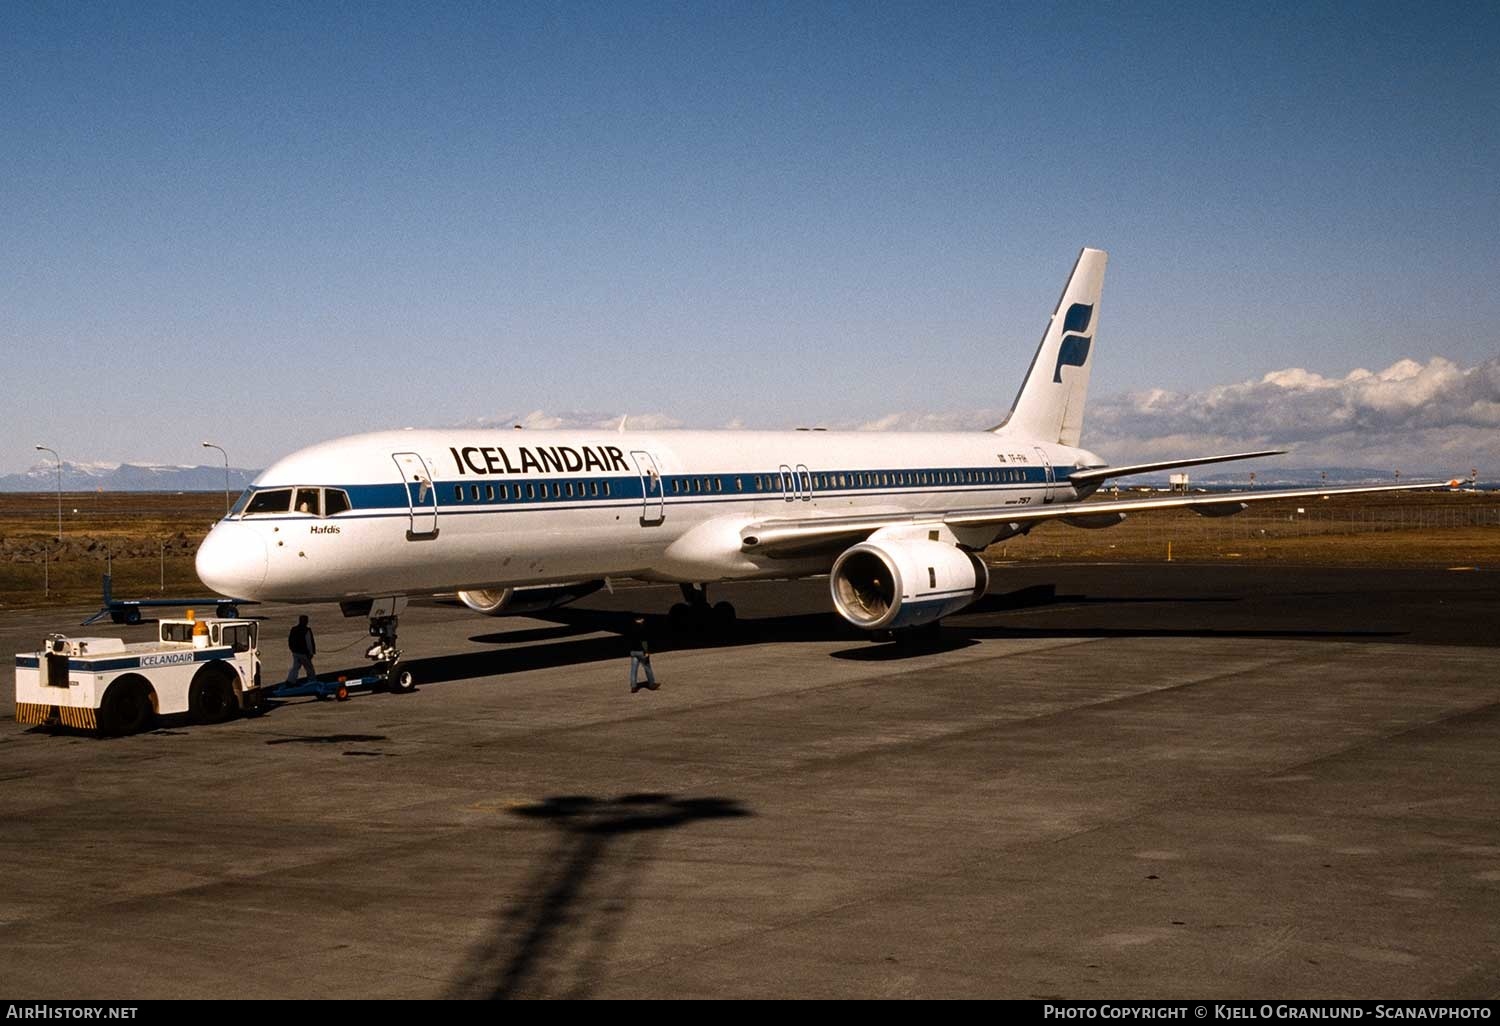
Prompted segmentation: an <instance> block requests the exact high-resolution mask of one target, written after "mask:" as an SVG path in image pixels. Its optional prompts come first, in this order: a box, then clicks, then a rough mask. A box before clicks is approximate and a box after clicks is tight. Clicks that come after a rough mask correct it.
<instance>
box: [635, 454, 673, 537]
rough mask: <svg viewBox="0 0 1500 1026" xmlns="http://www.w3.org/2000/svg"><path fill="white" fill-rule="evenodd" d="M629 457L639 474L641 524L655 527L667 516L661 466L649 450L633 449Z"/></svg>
mask: <svg viewBox="0 0 1500 1026" xmlns="http://www.w3.org/2000/svg"><path fill="white" fill-rule="evenodd" d="M630 458H631V459H632V460H634V461H635V469H636V471H637V473H639V474H640V475H641V526H642V527H656V526H657V525H658V524H660V523H661V522H662V521H663V520H665V519H666V518H667V504H666V496H665V494H664V493H663V489H662V484H661V468H660V467H658V466H657V465H656V459H655V457H653V456H652V455H651V454H650V453H649V452H645V451H643V450H640V449H636V450H633V451H632V452H631V454H630Z"/></svg>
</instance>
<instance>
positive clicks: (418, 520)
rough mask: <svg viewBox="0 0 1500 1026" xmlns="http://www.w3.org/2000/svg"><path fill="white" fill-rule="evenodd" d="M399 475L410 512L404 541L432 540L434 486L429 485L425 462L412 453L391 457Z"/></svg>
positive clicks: (435, 499)
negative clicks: (404, 487) (404, 488)
mask: <svg viewBox="0 0 1500 1026" xmlns="http://www.w3.org/2000/svg"><path fill="white" fill-rule="evenodd" d="M391 459H393V460H395V461H396V466H397V467H398V468H400V471H401V482H402V484H404V485H405V486H406V506H407V508H408V509H409V510H410V511H411V524H410V526H409V527H408V528H407V531H406V540H407V541H426V540H427V539H429V538H436V537H437V533H438V527H437V511H438V507H437V485H436V484H434V483H433V480H432V471H431V470H430V469H429V468H428V466H427V461H426V460H424V459H422V457H420V456H418V455H417V454H416V453H414V452H396V453H392V454H391Z"/></svg>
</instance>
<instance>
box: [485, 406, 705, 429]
mask: <svg viewBox="0 0 1500 1026" xmlns="http://www.w3.org/2000/svg"><path fill="white" fill-rule="evenodd" d="M622 417H623V418H625V420H626V423H625V427H626V429H627V430H633V431H661V430H665V429H667V428H679V427H682V421H680V420H678V419H677V418H676V417H672V416H669V415H668V414H665V413H597V412H589V411H582V410H566V411H561V412H558V413H548V412H547V411H545V410H532V411H531V412H530V413H503V414H500V415H499V416H494V417H478V418H476V419H474V420H472V421H469V422H468V423H467V424H466V425H464V426H466V427H483V428H494V427H515V426H516V425H520V426H521V427H523V428H530V429H531V430H533V431H547V430H552V429H556V428H580V429H582V428H610V429H618V428H619V426H620V419H621V418H622Z"/></svg>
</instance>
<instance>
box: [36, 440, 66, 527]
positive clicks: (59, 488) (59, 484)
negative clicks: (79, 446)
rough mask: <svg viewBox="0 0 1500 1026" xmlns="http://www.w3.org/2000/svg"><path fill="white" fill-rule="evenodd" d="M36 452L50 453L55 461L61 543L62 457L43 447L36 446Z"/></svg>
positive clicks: (58, 525)
mask: <svg viewBox="0 0 1500 1026" xmlns="http://www.w3.org/2000/svg"><path fill="white" fill-rule="evenodd" d="M37 451H38V452H50V453H51V454H52V458H53V459H54V460H56V461H57V540H58V541H59V542H61V541H62V457H61V456H59V455H58V454H57V450H56V449H49V448H47V447H46V446H45V445H39V446H37Z"/></svg>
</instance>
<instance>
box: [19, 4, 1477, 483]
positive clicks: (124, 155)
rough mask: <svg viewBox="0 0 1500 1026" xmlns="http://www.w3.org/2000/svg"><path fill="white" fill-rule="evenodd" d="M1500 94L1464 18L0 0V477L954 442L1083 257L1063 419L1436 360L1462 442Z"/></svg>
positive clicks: (952, 8) (1256, 430)
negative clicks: (30, 470) (803, 437)
mask: <svg viewBox="0 0 1500 1026" xmlns="http://www.w3.org/2000/svg"><path fill="white" fill-rule="evenodd" d="M1496 67H1500V9H1497V8H1495V7H1493V6H1492V5H1442V4H1421V5H1418V4H1410V5H1384V4H1375V3H1369V4H1348V5H1337V6H1329V5H1319V4H1286V5H1227V4H1224V5H1220V4H1210V5H1180V6H1167V5H1154V4H1130V5H1121V4H1092V5H1084V6H1081V7H1078V8H1072V7H1064V6H1053V5H1040V4H1037V5H1020V6H1004V5H998V4H974V5H969V4H948V5H933V4H900V5H896V4H880V5H864V4H809V3H794V4H745V3H736V4H727V3H725V4H717V3H693V4H647V3H628V4H623V3H601V4H566V5H550V4H500V3H482V4H473V5H469V4H461V3H442V4H425V5H386V4H377V3H350V4H335V3H318V4H300V3H298V4H294V3H263V4H253V5H234V4H186V3H184V4H130V3H119V4H102V3H101V4H84V3H58V4H38V3H14V4H7V5H3V6H0V97H3V98H4V102H3V103H0V268H3V273H0V345H3V346H4V349H5V352H6V361H5V366H4V371H3V375H0V429H3V430H0V436H3V437H5V438H7V439H10V440H11V441H12V444H11V445H9V446H7V447H5V448H4V449H3V451H0V472H5V471H12V470H19V469H22V468H23V467H25V466H27V465H30V464H31V463H33V462H34V457H35V456H36V455H37V454H36V453H34V452H33V451H32V445H33V444H34V443H37V442H41V443H44V444H49V445H52V446H54V447H56V448H58V449H60V450H62V451H63V453H64V455H65V456H66V457H68V458H70V459H79V460H83V459H91V460H120V459H134V460H157V461H162V462H197V461H198V460H199V459H200V451H199V449H198V446H197V443H198V441H199V440H200V439H202V438H205V437H208V438H213V439H214V440H216V441H219V442H220V443H221V444H223V445H224V446H225V447H226V448H227V449H228V450H229V451H230V454H231V458H232V459H233V461H234V462H235V463H236V464H238V465H246V466H254V465H264V464H265V463H267V462H269V461H270V460H272V459H273V458H275V457H276V456H277V455H279V454H281V453H283V452H285V451H287V450H289V449H292V448H295V447H297V446H298V445H300V444H302V443H304V442H307V441H311V440H314V439H318V438H323V437H328V436H331V435H336V434H343V433H348V432H352V431H358V430H364V429H372V428H378V427H388V426H404V425H408V424H410V425H443V424H455V423H462V422H469V421H475V420H478V419H481V418H499V419H505V418H509V417H512V416H515V415H520V414H522V413H528V412H531V411H538V410H541V411H578V410H585V411H595V412H597V413H599V414H601V415H607V414H614V413H619V412H640V413H653V414H659V415H662V416H665V417H669V418H671V419H673V420H676V421H680V422H681V423H684V424H687V425H691V426H703V427H713V426H719V425H722V424H726V423H730V422H737V423H743V424H746V425H750V426H757V427H783V426H793V425H797V424H807V423H836V424H857V423H866V422H874V421H878V420H879V419H880V418H882V417H886V416H888V415H895V414H903V415H906V416H908V417H912V418H920V417H921V416H923V415H959V416H972V417H978V416H980V415H981V413H983V412H986V411H988V410H990V409H992V408H1003V407H1004V406H1006V405H1008V403H1009V401H1010V399H1011V398H1012V396H1013V395H1014V393H1015V390H1016V387H1017V385H1018V383H1019V378H1020V375H1021V374H1022V373H1023V372H1024V370H1025V367H1026V365H1027V362H1028V361H1029V359H1030V355H1031V351H1032V349H1033V348H1034V346H1035V343H1036V339H1037V338H1038V336H1039V334H1040V331H1041V328H1042V326H1043V324H1044V323H1045V320H1046V317H1047V314H1048V313H1049V312H1050V308H1051V305H1052V304H1053V302H1054V301H1055V299H1056V296H1057V293H1058V291H1059V290H1060V288H1061V286H1062V283H1063V280H1064V277H1065V276H1066V274H1067V271H1068V269H1069V267H1070V266H1071V264H1072V261H1073V258H1074V256H1075V255H1076V253H1077V250H1078V248H1079V247H1080V246H1082V245H1094V246H1101V247H1103V248H1106V249H1108V250H1110V253H1111V262H1110V269H1109V277H1108V280H1107V283H1106V288H1105V298H1104V303H1103V308H1102V313H1101V329H1100V335H1099V346H1098V349H1097V357H1096V363H1095V369H1094V376H1093V391H1092V394H1093V395H1094V396H1095V397H1100V398H1102V399H1109V397H1121V396H1125V395H1138V394H1141V393H1144V392H1146V391H1147V390H1150V389H1154V388H1161V389H1166V390H1168V391H1169V392H1171V393H1174V394H1179V395H1182V396H1189V397H1191V396H1201V395H1206V394H1209V393H1210V392H1211V391H1212V390H1213V389H1215V388H1219V387H1222V386H1231V385H1234V384H1236V383H1243V382H1249V381H1259V380H1260V379H1262V377H1263V376H1264V375H1266V374H1268V373H1271V372H1278V371H1282V370H1285V369H1287V368H1305V369H1306V370H1307V371H1309V372H1310V373H1311V374H1313V375H1317V376H1320V377H1321V379H1325V380H1329V381H1332V380H1342V379H1344V378H1345V376H1346V375H1348V374H1349V373H1350V372H1351V371H1354V370H1356V369H1357V368H1368V369H1370V370H1372V371H1376V372H1380V371H1382V370H1383V369H1385V368H1389V367H1391V366H1393V365H1397V364H1398V363H1399V361H1402V360H1412V361H1415V362H1416V363H1417V364H1419V365H1421V366H1423V367H1428V368H1430V367H1431V366H1432V364H1431V361H1433V360H1434V359H1441V360H1444V361H1447V362H1448V364H1451V366H1452V367H1453V368H1456V369H1457V371H1458V372H1459V373H1460V375H1461V376H1463V382H1464V389H1463V391H1464V394H1465V395H1466V396H1468V397H1469V398H1470V399H1471V400H1472V402H1471V403H1470V406H1472V407H1473V408H1474V410H1471V411H1469V412H1462V413H1461V415H1455V416H1457V418H1458V419H1457V420H1456V421H1455V423H1454V424H1453V425H1452V427H1453V429H1454V430H1455V431H1461V432H1472V433H1473V437H1474V439H1475V442H1474V444H1475V445H1477V446H1480V447H1481V448H1482V447H1483V445H1484V444H1485V442H1484V438H1485V433H1486V432H1488V433H1489V434H1490V435H1491V436H1493V434H1494V429H1495V427H1497V426H1500V421H1496V422H1495V423H1489V422H1487V421H1486V420H1485V417H1486V416H1489V415H1490V413H1491V412H1495V413H1497V414H1500V371H1497V370H1496V368H1497V367H1500V365H1496V364H1495V363H1494V361H1496V360H1500V341H1497V335H1496V329H1495V327H1494V326H1495V324H1496V323H1497V321H1500V318H1497V316H1496V315H1497V313H1500V309H1497V307H1500V289H1497V287H1496V281H1497V278H1500V242H1497V230H1500V187H1497V185H1496V181H1497V179H1500V174H1497V168H1500V85H1497V76H1496V75H1495V68H1496ZM1445 366H1446V365H1445ZM1475 375H1478V377H1475ZM1396 377H1397V378H1398V379H1401V380H1405V379H1402V378H1401V375H1400V374H1399V373H1398V374H1397V375H1396ZM1450 377H1451V375H1450ZM1278 380H1280V379H1278ZM1288 380H1289V379H1288ZM1299 380H1300V379H1299ZM1492 386H1493V387H1492ZM1355 391H1356V392H1358V394H1360V395H1363V394H1364V393H1363V392H1362V391H1359V390H1355ZM1443 395H1444V393H1439V395H1438V399H1439V400H1441V399H1442V397H1443ZM1137 405H1139V404H1137ZM1254 405H1255V404H1240V405H1239V406H1237V407H1236V413H1235V416H1236V417H1238V418H1241V419H1240V421H1238V422H1231V423H1226V424H1224V425H1223V429H1224V430H1223V431H1222V432H1221V434H1223V435H1224V436H1225V437H1230V436H1233V435H1235V434H1237V433H1243V434H1246V435H1253V436H1256V437H1267V436H1268V435H1267V431H1266V430H1264V427H1265V426H1264V425H1258V424H1256V423H1255V422H1254ZM1307 405H1308V404H1306V403H1300V402H1299V404H1298V408H1299V409H1301V408H1304V407H1306V406H1307ZM1316 405H1317V404H1316V403H1314V404H1312V406H1313V407H1314V409H1316ZM1491 406H1493V407H1494V411H1490V409H1489V408H1490V407H1491ZM1474 411H1477V412H1474ZM1426 426H1427V428H1429V429H1432V428H1437V429H1439V430H1441V429H1442V428H1443V427H1444V426H1445V425H1442V424H1438V425H1431V424H1428V425H1426ZM1115 427H1116V428H1117V429H1118V428H1119V427H1120V425H1119V424H1117V423H1116V424H1115ZM1392 430H1396V429H1392ZM1271 433H1272V434H1274V432H1271ZM1293 433H1294V434H1295V432H1293ZM1117 435H1118V437H1119V438H1122V439H1124V438H1129V439H1133V440H1135V441H1133V442H1132V446H1133V448H1136V449H1149V448H1152V446H1151V445H1149V444H1146V443H1145V442H1143V441H1141V440H1142V439H1144V438H1145V437H1146V436H1147V435H1149V428H1148V426H1142V425H1130V426H1129V428H1128V430H1126V429H1121V430H1118V431H1117ZM1435 437H1436V436H1435ZM1085 441H1086V442H1090V443H1091V442H1093V441H1094V439H1092V438H1091V437H1090V436H1089V434H1088V431H1087V426H1086V433H1085ZM1186 441H1191V439H1187V440H1186ZM1362 441H1363V442H1364V443H1365V445H1366V447H1367V448H1368V449H1369V450H1370V451H1369V452H1368V453H1367V455H1369V456H1370V457H1374V456H1376V455H1380V454H1381V451H1380V448H1379V445H1378V444H1376V441H1374V440H1372V439H1371V438H1369V437H1365V438H1363V439H1362ZM1136 442H1141V444H1136ZM1390 444H1391V445H1392V446H1395V445H1405V446H1407V449H1408V450H1410V447H1411V445H1412V444H1413V443H1412V442H1411V439H1409V438H1398V437H1396V436H1395V435H1393V436H1392V437H1391V439H1390ZM1424 444H1425V443H1424ZM1494 444H1495V443H1494V442H1493V440H1491V441H1490V443H1489V445H1490V446H1491V449H1490V450H1489V451H1491V452H1493V454H1494V458H1495V459H1497V460H1500V450H1496V449H1494ZM1424 451H1426V450H1423V449H1420V447H1419V449H1418V450H1417V451H1415V452H1411V453H1410V455H1409V456H1408V457H1407V458H1422V457H1421V452H1424ZM1106 453H1107V454H1108V455H1112V456H1116V457H1117V458H1127V457H1129V456H1130V453H1116V452H1112V451H1109V450H1106ZM1432 458H1433V459H1434V460H1435V459H1437V455H1436V454H1435V453H1434V454H1433V457H1432Z"/></svg>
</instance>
